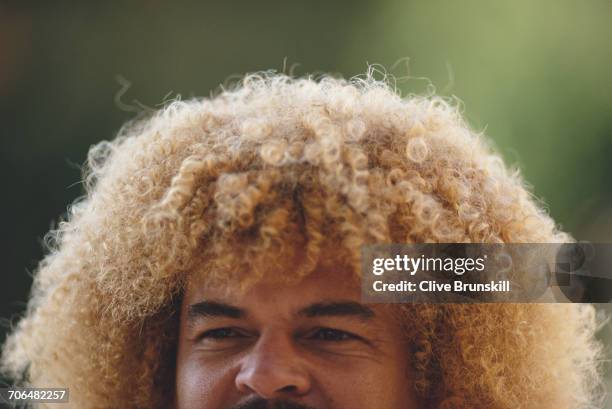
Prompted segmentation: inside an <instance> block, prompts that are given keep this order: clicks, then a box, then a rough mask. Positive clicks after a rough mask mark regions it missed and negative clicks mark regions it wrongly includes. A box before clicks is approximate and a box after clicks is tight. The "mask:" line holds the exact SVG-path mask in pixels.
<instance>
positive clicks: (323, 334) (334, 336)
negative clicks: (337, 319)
mask: <svg viewBox="0 0 612 409" xmlns="http://www.w3.org/2000/svg"><path fill="white" fill-rule="evenodd" d="M307 338H309V339H312V340H315V341H331V342H338V341H349V340H353V339H360V338H359V337H358V336H357V335H354V334H351V333H350V332H346V331H341V330H338V329H333V328H317V329H316V330H314V331H313V332H312V333H311V334H310V335H309V336H308V337H307Z"/></svg>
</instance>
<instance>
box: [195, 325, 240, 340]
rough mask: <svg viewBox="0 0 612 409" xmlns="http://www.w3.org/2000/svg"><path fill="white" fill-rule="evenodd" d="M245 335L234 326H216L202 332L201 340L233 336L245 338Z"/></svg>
mask: <svg viewBox="0 0 612 409" xmlns="http://www.w3.org/2000/svg"><path fill="white" fill-rule="evenodd" d="M244 337H245V335H244V334H243V333H241V332H240V331H238V330H236V329H234V328H215V329H211V330H208V331H205V332H203V333H202V334H200V336H199V337H198V339H200V340H205V339H209V340H223V339H231V338H244Z"/></svg>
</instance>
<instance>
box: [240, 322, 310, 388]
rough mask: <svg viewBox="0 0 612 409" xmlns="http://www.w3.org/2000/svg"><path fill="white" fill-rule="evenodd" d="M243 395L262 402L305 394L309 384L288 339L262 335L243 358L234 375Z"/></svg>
mask: <svg viewBox="0 0 612 409" xmlns="http://www.w3.org/2000/svg"><path fill="white" fill-rule="evenodd" d="M235 382H236V387H237V388H238V390H239V391H240V392H242V393H256V394H257V395H259V396H260V397H262V398H264V399H274V398H287V397H298V396H303V395H305V394H307V393H308V391H309V390H310V386H311V381H310V377H309V374H308V372H307V371H306V369H305V367H304V365H303V362H302V359H301V358H300V356H299V354H298V351H297V350H296V348H295V345H294V343H293V340H292V339H291V337H290V336H287V335H284V334H274V333H269V334H262V335H261V336H260V338H259V339H258V340H257V343H256V344H255V345H254V347H253V349H252V350H251V351H250V352H249V354H248V355H247V356H246V357H245V358H244V360H243V362H242V366H241V368H240V371H239V372H238V374H237V375H236V380H235Z"/></svg>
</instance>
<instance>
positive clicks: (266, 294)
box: [176, 273, 417, 409]
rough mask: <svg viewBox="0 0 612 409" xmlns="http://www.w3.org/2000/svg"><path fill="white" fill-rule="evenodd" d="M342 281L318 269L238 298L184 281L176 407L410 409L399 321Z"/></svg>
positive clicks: (261, 286) (256, 287)
mask: <svg viewBox="0 0 612 409" xmlns="http://www.w3.org/2000/svg"><path fill="white" fill-rule="evenodd" d="M345 282H346V280H343V279H342V278H341V277H339V276H338V275H336V276H334V275H332V274H327V275H325V274H322V273H316V274H313V275H312V276H310V277H308V278H306V279H305V280H304V281H302V282H301V283H300V284H298V285H279V284H274V285H273V284H269V283H260V284H256V285H254V286H253V287H251V288H250V289H249V290H248V291H247V292H246V293H243V294H240V293H239V292H238V291H231V290H230V291H229V292H228V291H227V289H216V290H215V289H210V288H208V289H207V288H206V286H204V285H202V281H201V280H200V279H198V277H194V278H193V279H191V281H190V282H189V283H188V286H187V289H186V292H185V296H184V298H183V304H182V307H181V322H180V334H179V345H178V356H177V371H176V409H253V408H261V409H264V408H268V409H280V408H285V409H410V408H416V407H417V406H416V403H415V398H414V393H413V392H412V390H413V388H412V382H411V379H410V372H409V368H410V362H409V358H408V348H407V346H406V343H405V341H404V337H403V336H402V334H401V331H400V328H399V324H398V323H397V322H396V320H395V319H394V318H393V317H392V316H391V314H389V312H388V309H386V308H385V307H384V306H376V305H368V306H366V305H364V304H361V303H360V302H359V300H360V297H359V295H360V292H359V289H358V288H357V287H355V286H349V285H346V284H344V283H345Z"/></svg>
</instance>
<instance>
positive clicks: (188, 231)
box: [2, 74, 600, 409]
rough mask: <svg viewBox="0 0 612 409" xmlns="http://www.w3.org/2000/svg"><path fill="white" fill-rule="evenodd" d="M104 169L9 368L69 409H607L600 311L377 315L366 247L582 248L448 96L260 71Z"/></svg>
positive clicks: (11, 352)
mask: <svg viewBox="0 0 612 409" xmlns="http://www.w3.org/2000/svg"><path fill="white" fill-rule="evenodd" d="M88 170H89V172H88V174H87V178H86V181H87V184H86V186H87V191H88V195H87V197H86V199H84V200H83V201H80V202H78V203H76V204H75V205H74V206H73V207H72V208H71V213H70V215H69V218H68V220H67V221H66V222H64V223H62V224H60V227H59V229H58V230H57V231H54V232H51V238H52V239H54V240H52V241H53V242H54V243H55V245H54V246H53V248H51V251H50V253H49V255H48V256H47V257H46V258H45V259H44V261H43V262H42V263H41V265H40V267H39V269H38V271H37V273H36V275H35V282H34V288H33V292H32V298H31V300H30V303H29V306H28V310H27V313H26V315H25V317H24V318H23V319H22V320H21V322H20V323H19V325H18V326H17V328H16V329H15V331H14V332H13V333H12V334H11V335H10V337H9V338H8V340H7V342H6V344H5V346H4V350H3V358H2V365H3V366H2V367H3V369H4V371H5V373H6V374H7V375H9V376H11V377H12V378H14V379H16V380H19V379H22V380H23V383H24V384H26V385H32V386H37V387H43V386H44V387H52V386H54V387H68V388H69V389H70V403H69V404H68V407H73V408H79V409H88V408H119V407H121V408H172V407H174V408H176V409H204V408H205V409H252V408H296V409H300V408H301V409H306V408H313V409H364V408H368V409H409V408H438V407H439V408H518V407H521V408H556V409H560V408H587V407H589V408H590V407H592V405H594V404H597V402H598V401H597V395H598V392H599V389H598V388H599V385H600V378H599V372H598V366H597V363H598V357H599V350H600V348H599V345H598V344H597V343H596V342H595V341H594V338H593V333H594V328H595V320H594V310H593V308H592V307H591V306H588V305H575V304H559V305H553V304H496V305H493V304H476V305H462V304H449V305H429V304H399V305H391V304H366V303H363V302H362V301H361V298H360V292H359V277H360V274H361V271H360V260H361V247H362V246H363V245H365V244H372V243H426V242H441V243H449V242H459V243H461V242H481V243H513V242H516V243H547V242H554V243H558V242H566V241H571V238H570V236H569V235H567V234H565V233H563V232H560V231H558V230H557V229H556V227H555V224H554V222H553V221H552V220H551V219H550V217H549V216H548V215H547V214H546V213H545V212H544V211H543V210H542V209H541V208H539V207H538V206H537V205H536V203H535V202H534V201H533V200H532V198H531V196H530V195H529V193H528V191H527V190H526V189H525V187H524V186H523V182H522V181H521V179H520V177H519V176H517V174H516V173H510V172H508V171H507V170H506V169H505V167H504V166H503V163H502V161H501V159H500V158H499V156H497V155H496V154H494V153H493V152H491V151H490V149H489V148H488V146H487V144H486V141H484V140H483V139H482V137H481V136H480V135H478V134H475V133H474V132H472V131H470V130H469V128H468V127H467V126H466V125H465V123H464V122H463V120H462V119H461V116H460V115H459V114H458V112H457V109H456V108H455V107H453V106H451V105H450V104H448V103H446V102H445V101H444V100H442V99H440V98H417V97H414V98H410V99H402V98H400V97H399V96H398V95H396V94H395V93H394V92H393V91H392V90H390V88H389V87H388V85H386V84H384V83H381V82H377V81H375V80H373V79H372V78H370V77H367V78H366V79H365V80H359V81H357V80H356V81H353V82H348V81H344V80H339V79H333V78H330V77H323V78H321V79H319V80H318V81H314V80H312V79H309V78H306V79H292V78H289V77H286V76H283V75H272V74H256V75H249V76H247V77H246V78H245V79H244V80H243V81H242V82H241V83H240V84H239V86H237V87H236V88H235V89H232V90H229V91H225V92H223V93H221V94H220V95H218V96H217V97H215V98H212V99H203V100H192V101H186V102H174V103H172V104H170V105H169V106H168V107H166V108H165V109H163V110H161V111H160V112H158V113H156V114H155V115H154V116H153V117H151V118H148V119H146V120H141V121H136V122H134V123H131V124H129V125H128V126H126V127H124V129H122V131H121V132H120V135H119V136H118V137H117V139H116V140H114V141H113V142H104V143H101V144H99V145H98V146H96V147H94V148H93V149H92V150H91V152H90V156H89V160H88ZM49 407H51V406H49Z"/></svg>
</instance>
